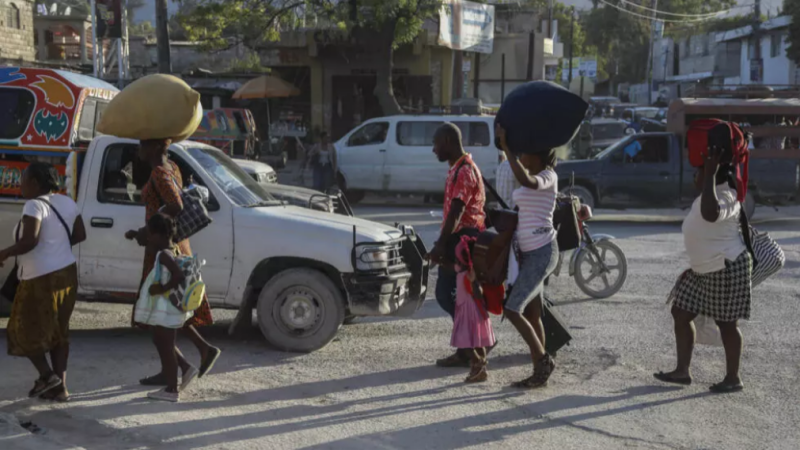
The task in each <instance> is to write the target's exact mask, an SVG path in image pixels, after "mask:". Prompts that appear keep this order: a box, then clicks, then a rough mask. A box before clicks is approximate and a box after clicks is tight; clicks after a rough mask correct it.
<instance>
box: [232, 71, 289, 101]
mask: <svg viewBox="0 0 800 450" xmlns="http://www.w3.org/2000/svg"><path fill="white" fill-rule="evenodd" d="M296 95H300V89H297V88H296V87H294V86H293V85H292V84H291V83H288V82H286V81H283V80H281V79H280V78H278V77H273V76H270V75H262V76H260V77H258V78H253V79H252V80H250V81H248V82H247V83H245V84H244V85H243V86H242V87H240V88H239V89H238V90H237V91H236V92H234V93H233V98H235V99H255V98H280V97H294V96H296Z"/></svg>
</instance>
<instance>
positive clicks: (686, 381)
mask: <svg viewBox="0 0 800 450" xmlns="http://www.w3.org/2000/svg"><path fill="white" fill-rule="evenodd" d="M653 377H655V379H656V380H658V381H662V382H664V383H672V384H680V385H681V386H691V385H692V377H682V378H678V377H675V376H673V375H672V374H671V373H664V372H658V373H654V374H653Z"/></svg>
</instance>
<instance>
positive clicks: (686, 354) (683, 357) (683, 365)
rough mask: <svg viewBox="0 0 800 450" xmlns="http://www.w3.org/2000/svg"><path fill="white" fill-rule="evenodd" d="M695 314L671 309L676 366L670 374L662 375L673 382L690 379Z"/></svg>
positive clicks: (675, 308)
mask: <svg viewBox="0 0 800 450" xmlns="http://www.w3.org/2000/svg"><path fill="white" fill-rule="evenodd" d="M696 317H697V314H694V313H690V312H688V311H684V310H682V309H680V308H677V307H675V306H673V307H672V319H673V321H674V322H675V351H676V354H677V359H678V362H677V366H676V367H675V370H673V371H672V372H669V373H666V374H664V376H665V377H667V378H670V379H674V380H690V379H691V378H692V372H691V368H690V367H691V365H692V352H693V351H694V340H695V328H694V322H693V320H694V319H695V318H696Z"/></svg>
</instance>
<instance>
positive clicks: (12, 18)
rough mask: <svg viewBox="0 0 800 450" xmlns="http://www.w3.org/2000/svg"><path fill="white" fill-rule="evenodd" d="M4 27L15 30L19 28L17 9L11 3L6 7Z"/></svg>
mask: <svg viewBox="0 0 800 450" xmlns="http://www.w3.org/2000/svg"><path fill="white" fill-rule="evenodd" d="M6 26H7V27H8V28H15V29H17V30H19V29H20V28H21V27H20V23H19V8H17V5H15V4H13V3H11V4H10V5H8V6H6Z"/></svg>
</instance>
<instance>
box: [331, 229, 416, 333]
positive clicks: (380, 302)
mask: <svg viewBox="0 0 800 450" xmlns="http://www.w3.org/2000/svg"><path fill="white" fill-rule="evenodd" d="M400 229H401V230H403V237H400V238H397V239H393V240H391V241H387V242H382V243H379V244H378V245H380V246H381V247H386V248H388V251H389V264H388V268H386V269H381V270H368V271H367V270H358V269H356V270H355V271H354V272H353V273H350V274H344V275H342V281H343V282H344V286H345V289H346V291H347V299H348V309H349V311H348V314H350V315H354V316H405V317H408V316H411V315H413V314H414V313H415V312H417V310H419V309H420V308H421V307H422V304H423V303H424V302H425V293H426V291H427V286H428V262H427V261H426V260H425V258H424V257H425V254H426V253H427V250H426V248H425V244H424V243H423V242H422V239H421V238H420V237H419V236H417V235H416V233H415V232H414V230H413V229H412V228H410V227H404V226H401V227H400ZM375 245H376V243H374V242H369V243H356V244H355V245H354V248H353V267H354V268H356V267H357V265H356V263H355V257H356V255H357V254H359V253H358V252H359V247H363V246H375Z"/></svg>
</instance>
